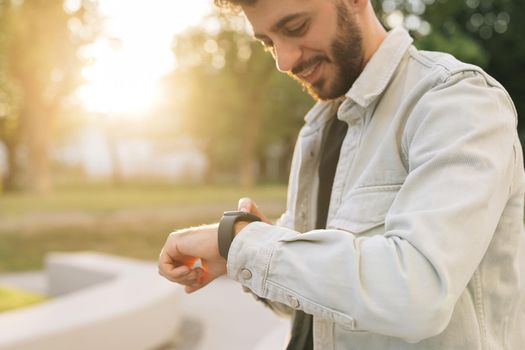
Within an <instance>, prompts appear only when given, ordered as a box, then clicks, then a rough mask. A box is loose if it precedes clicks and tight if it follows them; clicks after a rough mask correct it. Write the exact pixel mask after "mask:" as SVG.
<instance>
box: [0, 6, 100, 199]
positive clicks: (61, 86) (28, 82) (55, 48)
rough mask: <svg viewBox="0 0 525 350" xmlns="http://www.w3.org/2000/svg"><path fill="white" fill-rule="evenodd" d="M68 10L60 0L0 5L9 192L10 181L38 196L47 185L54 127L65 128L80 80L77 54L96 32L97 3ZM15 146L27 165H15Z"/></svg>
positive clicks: (2, 123) (0, 92) (1, 112)
mask: <svg viewBox="0 0 525 350" xmlns="http://www.w3.org/2000/svg"><path fill="white" fill-rule="evenodd" d="M70 10H71V11H70V12H67V11H66V10H65V6H64V0H31V1H12V0H6V1H0V141H1V142H3V144H4V146H5V147H6V148H7V157H8V163H9V169H8V170H9V172H8V174H7V179H6V182H7V183H6V185H7V187H8V188H11V187H13V182H14V178H16V179H18V180H20V178H24V179H26V180H27V183H26V184H25V185H26V186H27V187H29V188H31V189H34V190H37V191H39V192H40V191H46V190H48V189H49V187H50V178H49V154H48V149H49V147H50V144H51V139H52V138H53V137H54V136H55V135H56V133H55V131H56V129H57V127H56V126H57V125H59V124H62V125H63V124H64V123H63V119H61V117H63V116H64V114H65V113H64V112H65V111H66V108H65V105H66V104H65V103H64V102H65V100H66V99H67V97H69V95H70V94H71V93H72V92H73V91H74V90H75V89H76V87H77V86H78V84H80V82H81V77H80V69H81V59H80V56H79V55H78V52H77V50H78V48H79V47H81V46H82V45H84V44H85V43H87V42H89V41H90V40H92V39H93V37H94V35H95V34H96V28H97V25H96V20H95V19H96V17H95V16H94V15H93V14H94V13H95V11H96V2H94V1H89V0H84V1H80V2H79V6H78V8H76V9H70ZM73 28H75V29H74V30H73ZM19 148H22V149H23V150H24V151H25V153H26V155H27V157H26V158H25V160H26V162H27V164H18V160H19V159H21V157H19V156H18V153H19V151H18V150H19ZM18 170H25V171H27V172H30V173H31V176H28V174H25V176H20V175H21V174H19V173H18Z"/></svg>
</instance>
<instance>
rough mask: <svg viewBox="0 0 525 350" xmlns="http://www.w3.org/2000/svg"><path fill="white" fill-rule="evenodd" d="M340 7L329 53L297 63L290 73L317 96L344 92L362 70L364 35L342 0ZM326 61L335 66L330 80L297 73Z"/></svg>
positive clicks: (323, 97) (327, 97)
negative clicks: (310, 79) (312, 79)
mask: <svg viewBox="0 0 525 350" xmlns="http://www.w3.org/2000/svg"><path fill="white" fill-rule="evenodd" d="M335 6H336V8H337V13H338V15H337V35H336V37H335V39H334V40H333V41H332V43H331V45H330V56H331V57H328V56H326V55H324V54H320V55H316V56H314V57H312V58H310V59H308V60H306V61H303V62H301V63H299V64H298V65H297V66H295V67H294V68H293V69H292V71H291V72H290V73H289V75H290V76H291V77H292V78H294V79H295V80H297V81H298V82H299V83H300V84H301V85H302V86H303V87H304V89H305V90H306V91H307V92H308V93H309V94H310V95H311V96H312V97H313V98H314V99H316V100H323V101H326V100H333V99H337V98H339V97H341V96H343V95H344V94H345V93H346V92H347V91H348V90H350V88H351V87H352V85H353V84H354V82H355V81H356V80H357V78H358V77H359V74H361V67H362V64H363V37H362V34H361V30H360V29H359V27H358V26H357V24H356V23H355V20H354V18H353V17H352V15H351V14H350V13H349V11H348V9H347V8H346V7H345V6H344V4H342V3H341V2H339V1H338V2H337V3H336V5H335ZM320 62H325V63H328V64H332V65H333V66H334V67H335V74H334V76H333V77H332V79H331V80H328V79H327V78H320V79H319V80H317V81H316V82H315V83H313V84H309V83H306V82H304V81H303V80H302V79H301V78H299V77H298V76H297V74H298V73H300V72H301V71H303V70H305V69H307V68H309V67H313V66H315V65H316V64H317V63H320Z"/></svg>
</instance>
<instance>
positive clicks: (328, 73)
mask: <svg viewBox="0 0 525 350" xmlns="http://www.w3.org/2000/svg"><path fill="white" fill-rule="evenodd" d="M343 1H344V0H328V1H327V0H258V1H257V2H256V3H255V5H246V6H243V11H244V13H245V14H246V17H247V18H248V20H249V21H250V23H251V24H252V27H253V30H254V35H255V37H256V38H257V39H258V40H260V41H261V42H262V43H263V45H264V46H266V47H267V48H268V49H269V51H270V52H271V53H272V55H273V57H274V58H275V61H276V63H277V68H278V69H279V70H280V71H282V72H286V73H288V74H289V75H290V76H292V77H293V78H294V79H296V80H297V81H299V82H300V83H301V84H302V85H303V86H304V87H305V88H306V89H307V90H308V91H309V93H310V94H311V95H312V96H314V97H315V98H318V99H321V100H330V99H335V98H338V97H341V96H343V95H344V94H345V93H346V92H347V91H348V90H349V89H350V87H351V86H352V84H353V83H354V82H355V80H356V79H357V77H358V76H359V74H360V72H361V70H362V68H363V67H362V66H363V48H362V45H363V43H362V35H361V31H360V29H359V27H358V24H357V21H356V19H355V16H354V15H353V14H352V13H351V12H350V10H349V9H348V7H347V6H346V5H345V3H344V2H343Z"/></svg>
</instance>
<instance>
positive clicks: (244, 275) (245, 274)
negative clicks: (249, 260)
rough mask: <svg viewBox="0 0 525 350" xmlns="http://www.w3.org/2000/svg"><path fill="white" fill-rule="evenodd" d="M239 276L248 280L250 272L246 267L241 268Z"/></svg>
mask: <svg viewBox="0 0 525 350" xmlns="http://www.w3.org/2000/svg"><path fill="white" fill-rule="evenodd" d="M241 278H242V279H243V280H249V279H250V278H252V272H251V271H250V270H248V269H242V270H241Z"/></svg>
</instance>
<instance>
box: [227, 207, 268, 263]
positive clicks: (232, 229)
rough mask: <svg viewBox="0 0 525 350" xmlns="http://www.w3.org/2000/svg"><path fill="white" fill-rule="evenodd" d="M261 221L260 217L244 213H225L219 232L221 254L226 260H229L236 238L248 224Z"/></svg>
mask: <svg viewBox="0 0 525 350" xmlns="http://www.w3.org/2000/svg"><path fill="white" fill-rule="evenodd" d="M260 220H261V219H260V218H259V217H257V216H255V215H252V214H250V213H246V212H242V211H231V212H225V213H224V214H223V216H222V219H221V221H220V222H219V228H218V231H217V236H218V237H217V238H218V247H219V254H220V255H221V256H222V257H223V258H224V259H228V252H229V250H230V245H231V243H232V241H233V239H234V238H235V236H236V235H237V234H238V233H239V232H240V231H241V230H242V229H243V228H244V227H245V226H246V225H248V223H250V222H253V221H260Z"/></svg>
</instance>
